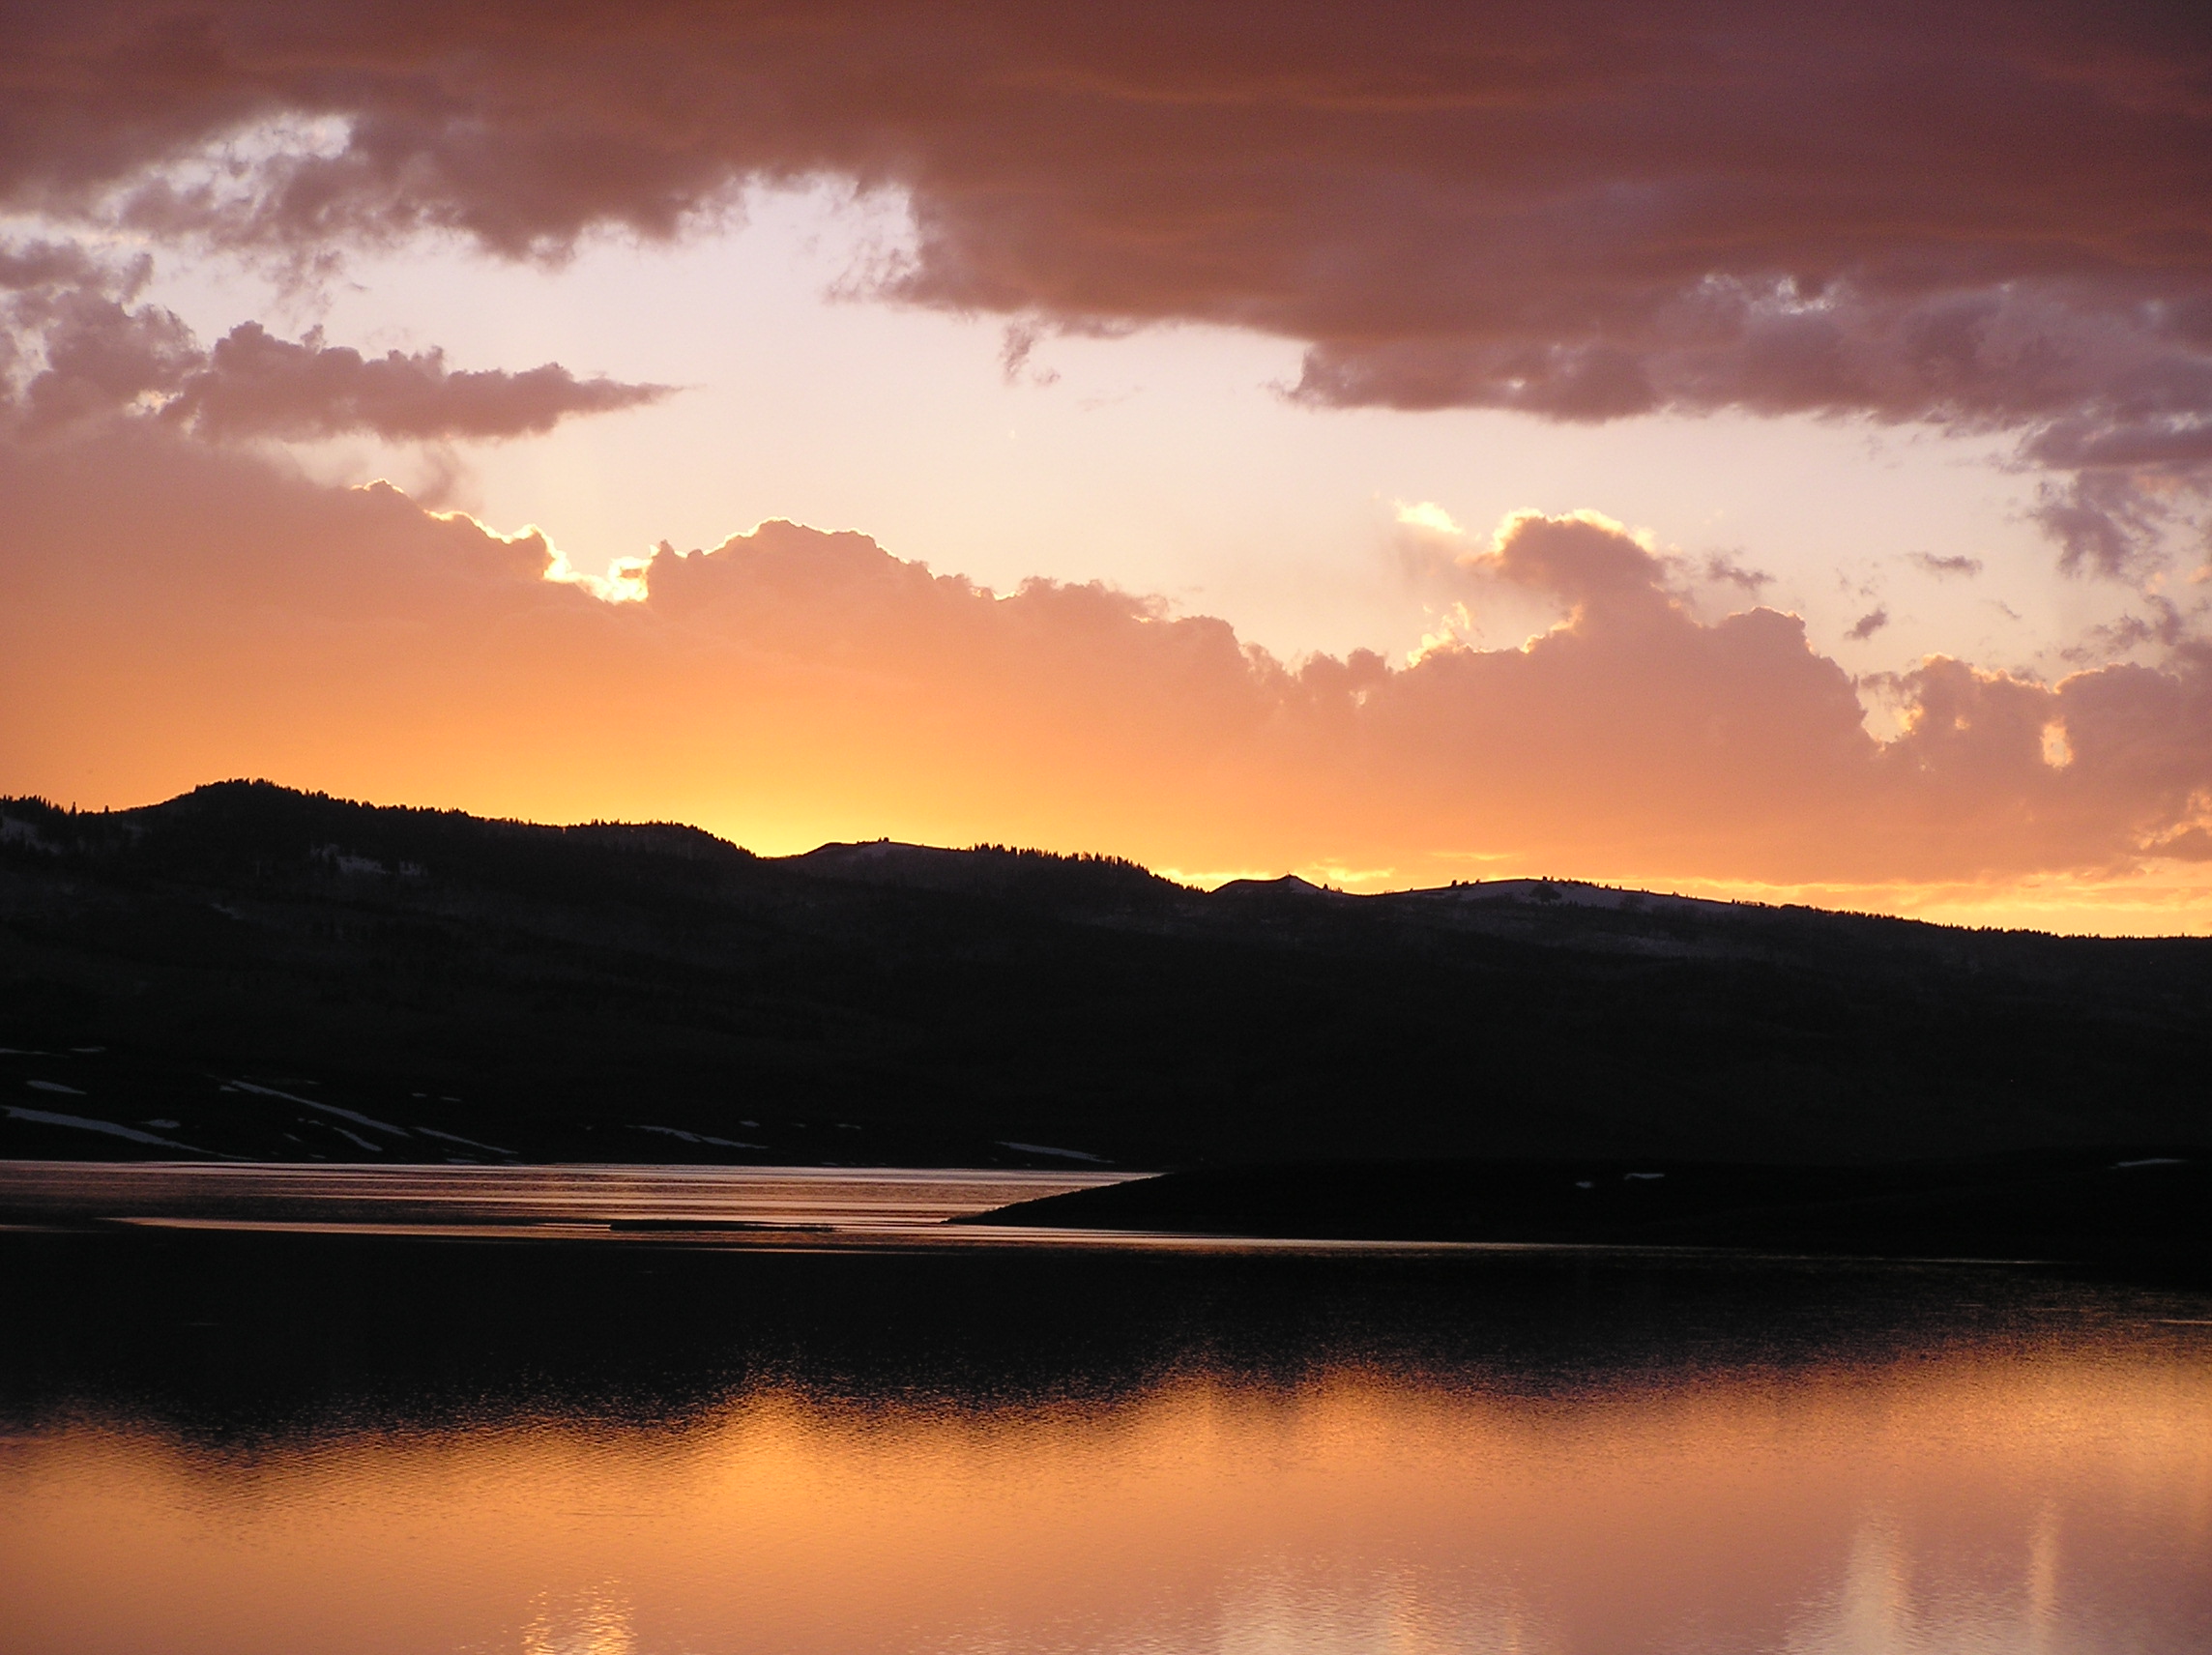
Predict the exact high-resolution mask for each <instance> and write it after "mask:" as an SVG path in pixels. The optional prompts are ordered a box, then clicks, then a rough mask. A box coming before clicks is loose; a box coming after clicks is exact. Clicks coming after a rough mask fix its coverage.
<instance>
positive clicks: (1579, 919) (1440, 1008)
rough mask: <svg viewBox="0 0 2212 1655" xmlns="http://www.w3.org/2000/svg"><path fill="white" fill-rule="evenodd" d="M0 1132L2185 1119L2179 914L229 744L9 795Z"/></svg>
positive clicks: (1462, 1136)
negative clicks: (791, 813) (609, 788)
mask: <svg viewBox="0 0 2212 1655" xmlns="http://www.w3.org/2000/svg"><path fill="white" fill-rule="evenodd" d="M0 1047H5V1048H8V1051H7V1052H6V1053H4V1054H0V1106H5V1110H6V1113H5V1114H4V1115H0V1155H44V1154H58V1155H84V1154H102V1153H113V1154H126V1155H172V1154H177V1153H181V1152H187V1151H190V1152H208V1153H223V1154H238V1155H247V1156H252V1157H257V1158H259V1157H272V1156H300V1157H306V1156H318V1155H319V1156H329V1157H333V1158H414V1159H422V1158H429V1159H439V1158H444V1157H446V1156H448V1155H452V1156H455V1157H472V1156H474V1157H491V1156H495V1155H496V1154H500V1153H512V1154H514V1155H518V1156H522V1157H526V1158H546V1159H589V1160H610V1161H619V1160H643V1159H670V1158H682V1157H684V1156H686V1155H696V1156H700V1157H704V1158H711V1159H728V1160H760V1161H795V1160H796V1161H830V1162H836V1161H849V1162H865V1161H874V1162H882V1163H897V1162H909V1163H917V1164H929V1163H943V1162H948V1161H949V1162H966V1163H978V1162H980V1163H989V1162H992V1161H1001V1162H1005V1161H1024V1160H1027V1161H1032V1162H1036V1163H1038V1164H1047V1163H1049V1162H1050V1161H1051V1160H1052V1159H1053V1157H1052V1156H1051V1155H1050V1154H1049V1153H1047V1151H1054V1150H1058V1151H1071V1152H1076V1153H1080V1154H1085V1155H1094V1156H1099V1157H1103V1158H1107V1159H1111V1160H1115V1161H1119V1162H1124V1163H1137V1164H1167V1163H1179V1162H1193V1161H1213V1162H1221V1161H1253V1160H1298V1159H1305V1160H1312V1159H1329V1160H1340V1159H1346V1158H1353V1159H1389V1158H1400V1159H1403V1158H1409V1157H1411V1158H1425V1157H1436V1156H1455V1157H1467V1156H1477V1157H1487V1156H1499V1155H1516V1156H1538V1157H1542V1156H1560V1155H1582V1154H1608V1155H1619V1156H1634V1155H1653V1154H1664V1155H1672V1156H1675V1157H1678V1158H1682V1159H1686V1160H1796V1161H1813V1160H1819V1161H1840V1160H1861V1161H1864V1160H1890V1159H1897V1158H1901V1157H1906V1156H1912V1155H1926V1154H1967V1153H1978V1152H1986V1151H1992V1150H2003V1149H2013V1148H2020V1147H2036V1146H2056V1145H2069V1144H2115V1143H2130V1144H2154V1145H2174V1144H2183V1145H2207V1144H2212V1101H2208V1100H2212V1086H2207V1084H2206V1076H2205V1069H2206V1055H2207V1053H2212V943H2206V942H2200V941H2194V940H2176V941H2167V942H2105V941H2096V940H2079V939H2053V938H2049V937H2040V936H2033V935H2027V934H1995V933H1975V932H1965V931H1959V930H1951V929H1946V928H1942V927H1937V926H1930V925H1919V924H1913V923H1909V922H1906V921H1899V920H1887V919H1875V918H1866V917H1860V916H1850V915H1826V914H1819V913H1815V912H1812V911H1807V910H1787V909H1760V908H1746V907H1736V906H1732V905H1724V904H1711V903H1691V902H1683V901H1679V900H1675V899H1669V898H1661V897H1640V896H1637V895H1636V894H1634V893H1620V892H1608V891H1600V890H1597V889H1595V888H1594V887H1589V886H1574V885H1569V884H1545V883H1540V882H1536V883H1530V882H1524V883H1522V884H1519V885H1514V886H1458V887H1452V888H1448V889H1445V890H1440V891H1430V892H1411V893H1402V894H1399V895H1395V896H1388V897H1372V898H1355V897H1347V896H1344V895H1341V894H1339V893H1334V892H1326V891H1321V890H1317V889H1315V888H1314V887H1312V886H1303V885H1302V884H1299V883H1297V882H1287V883H1286V882H1276V883H1273V884H1266V883H1246V884H1242V885H1240V886H1235V887H1230V888H1227V889H1224V890H1222V891H1219V892H1216V893H1214V894H1212V895H1206V894H1202V893H1199V892H1195V891H1191V890H1187V889H1184V888H1182V887H1180V886H1175V885H1172V884H1170V883H1168V882H1166V881H1164V880H1160V879H1157V878H1155V877H1154V876H1152V875H1150V874H1149V873H1146V872H1145V871H1144V870H1143V869H1141V868H1138V867H1136V866H1134V865H1133V864H1130V863H1126V862H1121V861H1116V860H1113V859H1110V858H1071V857H1049V856H1044V855H1041V854H1039V853H1034V852H1016V851H1008V850H1004V849H999V848H990V847H986V848H981V849H977V850H973V851H965V852H952V851H937V850H930V849H927V848H923V847H913V846H899V845H889V844H879V845H856V846H827V847H824V848H823V849H822V850H820V851H816V852H813V853H811V854H809V855H807V856H804V857H791V858H785V859H780V860H777V859H767V858H761V857H753V856H751V855H749V854H748V853H746V852H744V851H742V850H740V849H738V848H737V847H735V846H732V845H729V844H726V843H724V842H722V841H720V840H718V839H715V838H713V837H712V836H711V835H708V834H705V833H702V832H699V831H697V830H696V829H692V828H686V827H673V826H593V827H568V828H558V827H532V826H527V825H523V824H515V823H503V822H486V821H480V820H478V819H475V818H471V817H467V816H463V815H460V814H457V813H451V812H434V811H422V810H403V809H384V808H372V807H369V806H364V805H359V804H351V803H347V802H344V801H341V800H335V799H331V798H322V797H319V796H311V795H304V794H299V793H293V792H289V791H287V790H284V789H280V788H277V787H273V786H269V785H267V784H260V783H225V784H221V785H219V786H214V787H207V788H202V789H199V790H198V791H196V792H194V793H192V794H189V795H187V796H185V797H183V798H177V799H173V800H170V801H169V802H167V803H165V804H160V805H155V806H151V807H148V808H145V809H141V810H132V811H124V812H115V813H108V814H72V813H69V812H65V811H59V810H55V809H53V808H52V807H50V806H46V805H44V804H41V803H39V802H38V801H35V800H10V801H0ZM102 1128H106V1130H103V1129H102Z"/></svg>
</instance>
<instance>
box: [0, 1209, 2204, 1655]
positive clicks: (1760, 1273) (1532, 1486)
mask: <svg viewBox="0 0 2212 1655" xmlns="http://www.w3.org/2000/svg"><path fill="white" fill-rule="evenodd" d="M0 1432H4V1434H5V1435H4V1437H0V1651H38V1652H42V1655H45V1652H68V1651H87V1652H90V1651H101V1652H116V1655H122V1652H126V1651H128V1652H131V1655H144V1652H151V1651H161V1652H176V1655H202V1652H205V1655H216V1652H218V1651H219V1652H223V1655H260V1652H264V1651H266V1652H269V1655H277V1652H279V1651H281V1652H284V1655H305V1652H311V1651H347V1652H353V1651H360V1652H363V1655H368V1652H375V1655H394V1652H408V1651H422V1652H432V1651H482V1652H494V1651H496V1652H501V1655H523V1652H528V1655H555V1652H563V1655H586V1652H589V1655H663V1652H666V1655H674V1652H679V1651H687V1652H706V1651H795V1652H796V1651H809V1652H811V1651H822V1652H831V1651H835V1652H839V1655H844V1652H850V1651H872V1650H885V1651H917V1652H919V1651H930V1652H947V1655H949V1652H963V1655H968V1652H975V1655H980V1652H984V1651H990V1652H1002V1651H1004V1652H1015V1651H1065V1652H1070V1655H1074V1652H1084V1655H1090V1652H1101V1655H1103V1652H1106V1651H1115V1652H1160V1655H1167V1652H1182V1651H1208V1652H1239V1655H1242V1652H1251V1655H1258V1652H1262V1651H1269V1652H1272V1651H1284V1652H1290V1651H1331V1652H1333V1651H1403V1652H1414V1651H1420V1652H1427V1651H1443V1650H1454V1651H1460V1650H1466V1651H1508V1650H1514V1651H1527V1652H1530V1655H1535V1652H1552V1651H1557V1652H1562V1655H1564V1652H1577V1655H1584V1652H1587V1655H1599V1652H1613V1651H1669V1652H1673V1651H1682V1652H1708V1651H1710V1652H1724V1651H1790V1652H1804V1655H1813V1652H1822V1655H1826V1652H1835V1655H1844V1652H1850V1655H1873V1652H1877V1651H1880V1652H1886V1651H1914V1652H1918V1651H1927V1652H1937V1651H1943V1652H1948V1651H1975V1652H1983V1651H1986V1652H1989V1655H2014V1652H2038V1655H2072V1652H2084V1655H2086V1652H2098V1655H2104V1652H2111V1655H2120V1652H2131V1655H2132V1652H2167V1651H2171V1652H2174V1655H2181V1652H2185V1651H2186V1652H2189V1655H2202V1652H2203V1651H2206V1650H2208V1649H2212V1298H2207V1297H2206V1296H2205V1295H2202V1294H2197V1293H2190V1292H2158V1291H2149V1290H2141V1289H2129V1288H2120V1287H2112V1286H2100V1285H2096V1284H2085V1283H2077V1282H2067V1281H2063V1280H2056V1279H2053V1278H2051V1277H2048V1276H2041V1275H2035V1274H2031V1273H2026V1272H2005V1271H1996V1270H1967V1269H1958V1268H1952V1269H1927V1268H1923V1269H1910V1268H1903V1267H1895V1266H1891V1267H1882V1268H1869V1269H1860V1268H1852V1267H1839V1266H1826V1267H1821V1268H1810V1267H1803V1266H1786V1265H1777V1264H1767V1265H1759V1266H1730V1265H1715V1264H1710V1263H1687V1262H1682V1261H1666V1260H1657V1261H1650V1262H1644V1263H1637V1262H1630V1261H1622V1260H1618V1259H1600V1260H1592V1259H1587V1258H1583V1259H1577V1258H1571V1257H1553V1256H1515V1255H1497V1254H1487V1255H1486V1254H1474V1255H1468V1254H1459V1255H1450V1256H1435V1257H1396V1258H1378V1257H1375V1256H1372V1255H1367V1254H1359V1253H1351V1254H1329V1253H1325V1252H1323V1253H1316V1254H1313V1255H1310V1256H1298V1255H1284V1254H1273V1255H1267V1254H1260V1255H1255V1254H1248V1253H1237V1252H1225V1253H1221V1254H1204V1253H1195V1252H1190V1251H1184V1252H1177V1253H1167V1252H1143V1251H1132V1252H1126V1253H1120V1252H1100V1251H1098V1250H1095V1249H1093V1250H1086V1251H1069V1250H1062V1249H1055V1248H1051V1247H1033V1248H1012V1247H1004V1246H1002V1247H996V1248H982V1249H946V1250H942V1251H898V1252H877V1253H871V1252H865V1251H853V1250H847V1251H837V1250H822V1251H818V1252H809V1251H797V1250H792V1249H788V1248H786V1249H772V1248H771V1249H762V1250H745V1249H741V1248H733V1247H730V1246H728V1245H726V1244H724V1245H715V1246H713V1247H707V1246H696V1245H690V1244H687V1243H685V1242H684V1241H683V1240H681V1239H675V1240H669V1241H667V1242H664V1243H659V1244H623V1245H617V1244H610V1243H609V1242H608V1241H604V1240H600V1241H596V1242H595V1241H585V1240H567V1241H564V1240H556V1239H533V1240H508V1241H468V1240H458V1239H443V1240H431V1239H422V1238H412V1237H409V1236H406V1235H396V1236H395V1235H390V1234H314V1233H308V1234H301V1233H268V1232H249V1233H227V1232H221V1231H202V1230H172V1229H148V1228H144V1227H131V1228H125V1229H119V1230H114V1231H111V1232H110V1233H107V1234H37V1233H15V1234H8V1235H5V1236H0Z"/></svg>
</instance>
